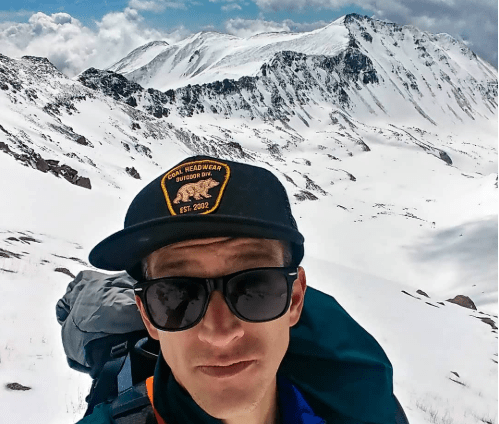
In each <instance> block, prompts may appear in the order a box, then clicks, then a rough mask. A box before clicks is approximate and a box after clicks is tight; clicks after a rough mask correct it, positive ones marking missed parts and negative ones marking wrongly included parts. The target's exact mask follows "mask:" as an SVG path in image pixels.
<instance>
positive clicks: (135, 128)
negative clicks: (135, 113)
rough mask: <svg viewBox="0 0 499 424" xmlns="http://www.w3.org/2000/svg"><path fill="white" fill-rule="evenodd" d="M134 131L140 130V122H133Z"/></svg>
mask: <svg viewBox="0 0 499 424" xmlns="http://www.w3.org/2000/svg"><path fill="white" fill-rule="evenodd" d="M132 130H140V125H139V123H138V122H132ZM123 144H125V143H123ZM127 146H128V145H127ZM128 150H130V147H129V148H128Z"/></svg>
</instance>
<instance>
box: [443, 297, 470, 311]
mask: <svg viewBox="0 0 499 424" xmlns="http://www.w3.org/2000/svg"><path fill="white" fill-rule="evenodd" d="M447 302H450V303H455V304H456V305H459V306H462V307H464V308H468V309H473V310H474V311H476V306H475V304H474V303H473V301H472V300H471V299H470V298H469V297H468V296H463V295H458V296H456V297H455V298H454V299H447Z"/></svg>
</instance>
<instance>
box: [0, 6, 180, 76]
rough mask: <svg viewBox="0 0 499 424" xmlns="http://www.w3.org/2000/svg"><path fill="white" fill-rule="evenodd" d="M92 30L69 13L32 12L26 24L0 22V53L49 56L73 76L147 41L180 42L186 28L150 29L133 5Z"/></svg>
mask: <svg viewBox="0 0 499 424" xmlns="http://www.w3.org/2000/svg"><path fill="white" fill-rule="evenodd" d="M96 24H97V28H96V29H95V30H92V29H90V28H88V27H86V26H84V25H83V24H82V23H81V22H80V21H79V20H77V19H75V18H73V17H72V16H71V15H69V14H67V13H55V14H52V15H46V14H44V13H41V12H38V13H35V14H33V15H32V16H31V17H30V19H29V21H28V22H27V23H12V22H4V23H1V24H0V53H2V54H5V55H7V56H10V57H20V56H24V55H32V56H42V57H47V58H48V59H49V60H50V61H51V62H52V63H53V64H54V65H55V66H56V67H57V68H58V69H59V70H61V71H62V72H64V73H65V74H66V75H68V76H74V75H76V74H78V73H79V72H82V71H84V70H85V69H87V68H89V67H92V66H93V67H96V68H100V69H103V68H106V67H108V66H110V65H112V64H113V63H115V62H117V61H118V60H120V59H121V58H123V57H124V56H126V55H127V54H128V53H129V52H130V51H131V50H133V49H135V48H136V47H139V46H141V45H143V44H145V43H147V42H150V41H154V40H165V41H168V42H171V41H178V40H179V39H182V38H184V37H185V36H186V35H188V33H189V31H187V30H186V29H185V28H184V27H179V28H177V29H176V30H175V31H174V32H173V33H170V34H167V33H163V32H160V31H158V30H155V29H150V28H147V27H146V26H145V24H144V21H143V17H142V16H141V15H140V13H139V12H138V11H137V10H136V9H133V8H130V7H128V8H126V9H125V10H124V11H123V12H115V13H108V14H107V15H105V16H104V17H103V18H102V20H101V21H99V22H96Z"/></svg>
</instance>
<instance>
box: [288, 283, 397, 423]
mask: <svg viewBox="0 0 499 424" xmlns="http://www.w3.org/2000/svg"><path fill="white" fill-rule="evenodd" d="M279 373H280V374H281V375H283V376H285V377H287V378H288V379H289V380H290V381H291V382H292V383H293V384H294V385H295V386H296V387H299V388H300V392H301V393H302V394H303V396H304V397H305V398H306V399H307V401H308V403H309V404H310V405H311V407H312V408H313V410H314V411H315V412H316V413H317V414H319V415H320V416H321V417H323V418H324V419H325V420H326V421H327V422H328V423H333V422H334V423H350V422H353V423H356V424H358V423H373V424H374V423H376V424H395V411H396V404H395V398H394V396H393V370H392V365H391V363H390V361H389V360H388V358H387V356H386V354H385V352H384V351H383V349H382V348H381V346H380V345H379V344H378V342H377V341H376V340H375V339H374V338H373V337H372V336H371V335H370V334H369V333H368V332H367V331H366V330H364V329H363V328H362V327H361V326H360V325H359V324H358V323H357V322H356V321H355V320H354V319H353V318H352V317H351V316H350V315H349V314H348V313H347V312H346V311H345V310H344V309H343V308H342V307H341V306H340V305H339V303H338V302H337V301H336V300H335V299H334V298H333V297H331V296H329V295H327V294H325V293H322V292H320V291H319V290H315V289H314V288H312V287H310V286H309V287H308V288H307V294H306V296H305V305H304V308H303V312H302V316H301V318H300V321H299V322H298V324H297V325H296V326H294V327H293V328H292V329H291V338H290V343H289V349H288V351H287V353H286V355H285V356H284V360H283V362H282V363H281V367H280V369H279Z"/></svg>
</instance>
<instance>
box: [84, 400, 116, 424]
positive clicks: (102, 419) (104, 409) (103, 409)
mask: <svg viewBox="0 0 499 424" xmlns="http://www.w3.org/2000/svg"><path fill="white" fill-rule="evenodd" d="M76 424H116V421H114V420H113V417H112V416H111V411H110V409H109V404H107V403H101V404H100V405H97V406H96V407H95V408H94V410H93V412H92V413H91V414H90V415H87V416H86V417H84V418H82V419H81V420H80V421H78V422H77V423H76Z"/></svg>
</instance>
